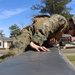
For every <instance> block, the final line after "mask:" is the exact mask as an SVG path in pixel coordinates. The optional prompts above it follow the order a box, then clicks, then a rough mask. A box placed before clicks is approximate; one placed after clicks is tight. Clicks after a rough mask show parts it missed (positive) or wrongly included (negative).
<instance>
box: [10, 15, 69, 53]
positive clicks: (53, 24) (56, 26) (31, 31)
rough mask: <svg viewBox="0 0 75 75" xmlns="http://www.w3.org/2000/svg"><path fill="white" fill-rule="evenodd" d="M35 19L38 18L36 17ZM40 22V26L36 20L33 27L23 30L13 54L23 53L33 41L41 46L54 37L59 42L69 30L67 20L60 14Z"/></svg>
mask: <svg viewBox="0 0 75 75" xmlns="http://www.w3.org/2000/svg"><path fill="white" fill-rule="evenodd" d="M33 19H37V18H36V17H34V18H33ZM38 20H39V19H38ZM39 21H40V23H39V24H38V23H37V20H34V23H33V24H32V25H30V26H27V27H25V28H23V30H22V32H21V35H19V36H17V37H16V38H15V39H14V40H13V45H14V48H13V50H11V52H12V51H13V54H21V53H23V52H24V51H25V49H26V47H27V46H28V45H29V44H30V42H31V41H33V42H34V43H35V44H38V45H40V46H41V45H43V43H44V42H45V41H46V40H49V39H50V38H52V37H54V38H56V39H57V40H59V39H60V37H61V35H62V34H63V33H64V31H65V30H66V29H67V28H68V23H67V20H66V19H65V18H64V17H63V16H61V15H58V14H54V15H52V16H51V17H45V19H43V20H42V21H41V20H39Z"/></svg>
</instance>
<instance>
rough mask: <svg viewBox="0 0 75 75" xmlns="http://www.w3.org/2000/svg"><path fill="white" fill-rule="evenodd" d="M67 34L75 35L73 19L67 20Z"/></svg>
mask: <svg viewBox="0 0 75 75" xmlns="http://www.w3.org/2000/svg"><path fill="white" fill-rule="evenodd" d="M69 34H71V35H72V36H74V35H75V17H72V18H70V19H69Z"/></svg>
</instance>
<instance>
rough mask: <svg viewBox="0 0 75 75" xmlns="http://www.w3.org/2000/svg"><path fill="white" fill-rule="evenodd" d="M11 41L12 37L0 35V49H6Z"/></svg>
mask: <svg viewBox="0 0 75 75" xmlns="http://www.w3.org/2000/svg"><path fill="white" fill-rule="evenodd" d="M11 43H12V38H6V37H0V49H7V48H9V46H10V45H11Z"/></svg>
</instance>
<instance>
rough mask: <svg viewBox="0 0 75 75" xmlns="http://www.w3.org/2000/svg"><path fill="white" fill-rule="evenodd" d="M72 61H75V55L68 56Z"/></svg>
mask: <svg viewBox="0 0 75 75" xmlns="http://www.w3.org/2000/svg"><path fill="white" fill-rule="evenodd" d="M66 57H67V58H68V59H69V60H70V61H75V55H66Z"/></svg>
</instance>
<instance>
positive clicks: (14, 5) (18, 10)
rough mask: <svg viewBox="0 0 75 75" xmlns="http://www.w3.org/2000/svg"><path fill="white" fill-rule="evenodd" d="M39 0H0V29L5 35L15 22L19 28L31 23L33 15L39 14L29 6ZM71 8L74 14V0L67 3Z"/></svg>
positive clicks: (37, 2)
mask: <svg viewBox="0 0 75 75" xmlns="http://www.w3.org/2000/svg"><path fill="white" fill-rule="evenodd" d="M40 3H41V2H40V0H0V30H3V33H4V34H5V36H6V37H9V36H10V30H9V27H10V26H11V25H14V24H17V25H18V26H19V27H20V28H22V24H23V26H24V27H25V26H27V25H30V24H31V23H32V20H31V19H32V17H33V15H36V14H39V13H38V11H32V10H31V9H30V7H31V6H32V5H35V4H40ZM68 7H71V8H72V10H71V11H70V13H72V14H75V9H74V7H75V0H72V2H70V3H69V4H68Z"/></svg>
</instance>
